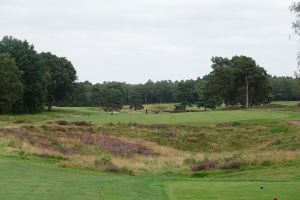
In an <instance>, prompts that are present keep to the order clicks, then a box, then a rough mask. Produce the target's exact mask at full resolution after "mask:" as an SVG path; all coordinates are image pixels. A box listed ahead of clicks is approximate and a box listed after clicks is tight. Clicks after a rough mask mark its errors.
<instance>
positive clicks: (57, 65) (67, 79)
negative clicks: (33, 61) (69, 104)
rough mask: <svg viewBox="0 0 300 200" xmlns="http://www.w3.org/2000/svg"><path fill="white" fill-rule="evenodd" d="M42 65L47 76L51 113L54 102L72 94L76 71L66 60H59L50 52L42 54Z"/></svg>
mask: <svg viewBox="0 0 300 200" xmlns="http://www.w3.org/2000/svg"><path fill="white" fill-rule="evenodd" d="M40 58H41V65H42V66H43V68H44V71H45V73H46V75H47V101H46V103H47V107H48V110H49V111H50V110H51V108H52V105H53V102H57V101H60V100H62V99H64V98H65V96H66V95H67V94H70V93H71V90H72V86H73V83H74V81H75V80H76V79H77V77H76V70H75V69H74V67H73V65H72V63H71V62H70V61H68V60H67V59H66V58H59V57H57V56H55V55H53V54H51V53H49V52H47V53H41V54H40Z"/></svg>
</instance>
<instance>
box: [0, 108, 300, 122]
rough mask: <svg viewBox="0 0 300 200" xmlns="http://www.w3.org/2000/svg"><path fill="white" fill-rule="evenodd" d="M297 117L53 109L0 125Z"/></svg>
mask: <svg viewBox="0 0 300 200" xmlns="http://www.w3.org/2000/svg"><path fill="white" fill-rule="evenodd" d="M290 118H293V119H300V114H299V113H295V112H292V111H289V112H288V111H272V110H262V109H259V110H248V111H246V110H235V111H224V110H223V111H222V110H218V111H207V112H192V113H173V114H170V113H160V114H148V115H146V114H145V113H144V112H125V111H124V112H119V113H117V114H113V115H112V114H111V113H106V112H102V111H97V109H96V108H54V110H53V111H52V112H43V113H39V114H32V115H29V114H25V115H0V126H1V125H2V126H4V125H19V124H39V125H40V124H44V123H45V121H51V120H68V121H91V122H93V123H95V124H105V123H141V124H185V125H203V124H215V123H224V122H234V121H255V120H256V121H257V120H280V119H290Z"/></svg>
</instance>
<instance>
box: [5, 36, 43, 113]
mask: <svg viewBox="0 0 300 200" xmlns="http://www.w3.org/2000/svg"><path fill="white" fill-rule="evenodd" d="M0 53H8V54H9V55H10V56H11V57H12V58H14V59H15V62H16V65H17V67H18V68H19V70H21V71H22V72H23V73H22V83H23V86H24V89H23V91H24V92H23V95H22V98H19V99H18V101H16V102H15V103H14V104H13V106H12V110H11V111H12V112H15V113H20V112H22V113H24V112H28V113H33V112H39V111H41V110H42V109H43V107H44V101H45V96H46V91H47V90H46V78H45V74H44V71H43V68H42V67H41V65H40V64H39V57H38V54H37V52H36V51H35V50H34V47H33V45H30V44H29V43H28V42H27V41H21V40H18V39H15V38H13V37H11V36H10V37H8V36H5V37H3V39H2V40H1V41H0ZM7 87H8V86H7Z"/></svg>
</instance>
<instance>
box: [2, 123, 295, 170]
mask: <svg viewBox="0 0 300 200" xmlns="http://www.w3.org/2000/svg"><path fill="white" fill-rule="evenodd" d="M59 124H61V125H59ZM288 124H289V123H279V124H275V125H274V124H271V125H269V126H268V125H261V124H259V125H251V124H244V125H243V124H235V125H228V124H226V125H216V126H202V127H187V126H167V125H163V124H161V125H139V124H137V125H122V124H121V125H109V126H108V125H104V126H101V127H100V128H99V127H98V128H96V127H94V126H93V125H92V124H89V123H85V122H80V123H79V122H78V123H75V122H72V123H64V122H55V123H52V124H48V125H44V126H22V127H6V128H2V129H1V130H0V138H1V139H2V140H5V141H6V147H5V149H6V152H7V153H18V154H22V156H24V154H26V155H33V156H38V157H42V158H46V159H54V160H55V161H57V163H58V164H59V165H61V166H65V167H76V168H89V169H95V170H106V171H116V172H125V173H131V171H133V172H134V173H139V172H143V171H148V172H149V171H152V172H153V171H156V172H162V171H168V170H183V171H189V170H190V168H191V165H192V164H194V163H201V162H206V161H216V162H218V163H219V164H220V165H218V167H219V168H222V166H223V168H224V169H225V168H232V166H235V165H234V164H235V163H242V164H243V166H246V167H247V166H270V165H284V164H287V163H291V162H298V161H300V149H298V148H297V141H298V140H299V134H298V128H297V127H294V129H291V128H289V127H287V126H288ZM236 126H237V127H236ZM199 140H200V141H199ZM295 144H296V145H295ZM197 145H200V146H197ZM201 145H202V146H201ZM289 145H290V146H292V147H295V148H290V146H289ZM183 146H184V147H183ZM185 149H186V150H185ZM202 149H208V150H205V151H204V150H202ZM103 157H105V159H106V160H109V161H107V162H103V163H102V160H103V159H102V158H103ZM99 160H100V161H99ZM98 161H99V162H98Z"/></svg>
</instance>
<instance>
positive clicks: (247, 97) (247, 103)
mask: <svg viewBox="0 0 300 200" xmlns="http://www.w3.org/2000/svg"><path fill="white" fill-rule="evenodd" d="M245 106H246V108H247V109H248V108H249V83H248V76H246V105H245Z"/></svg>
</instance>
